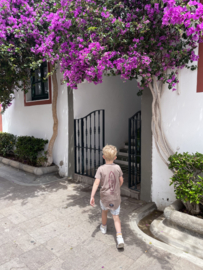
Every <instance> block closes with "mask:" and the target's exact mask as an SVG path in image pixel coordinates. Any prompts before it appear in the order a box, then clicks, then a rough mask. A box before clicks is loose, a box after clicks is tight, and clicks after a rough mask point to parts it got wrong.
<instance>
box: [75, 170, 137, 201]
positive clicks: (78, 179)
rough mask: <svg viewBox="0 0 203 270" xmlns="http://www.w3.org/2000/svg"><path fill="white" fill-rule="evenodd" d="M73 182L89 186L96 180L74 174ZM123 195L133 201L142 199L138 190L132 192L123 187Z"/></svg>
mask: <svg viewBox="0 0 203 270" xmlns="http://www.w3.org/2000/svg"><path fill="white" fill-rule="evenodd" d="M73 180H74V181H76V182H80V183H85V184H88V185H91V186H92V185H93V183H94V178H91V177H89V176H85V175H80V174H76V173H75V174H74V177H73ZM121 195H122V196H126V197H130V198H133V199H137V200H139V199H140V192H139V191H136V190H132V189H129V188H128V187H127V186H125V185H123V186H122V187H121Z"/></svg>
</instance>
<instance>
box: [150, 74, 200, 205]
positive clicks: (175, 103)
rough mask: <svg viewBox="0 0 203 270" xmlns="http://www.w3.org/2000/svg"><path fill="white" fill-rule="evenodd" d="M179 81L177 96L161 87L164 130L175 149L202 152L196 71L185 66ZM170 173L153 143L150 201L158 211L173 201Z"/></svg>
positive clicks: (181, 151) (180, 151)
mask: <svg viewBox="0 0 203 270" xmlns="http://www.w3.org/2000/svg"><path fill="white" fill-rule="evenodd" d="M179 80H180V85H179V87H180V91H181V94H180V95H178V94H177V92H172V91H171V90H168V89H167V87H165V89H164V93H163V96H162V100H161V109H162V117H163V118H162V119H163V125H164V130H165V133H166V136H167V138H168V141H169V143H170V144H171V146H172V149H173V150H174V151H175V152H176V151H177V152H179V153H183V152H189V153H195V152H200V153H203V140H202V138H203V93H197V92H196V87H197V71H189V70H188V69H184V70H182V71H181V73H180V78H179ZM171 176H172V173H171V171H170V170H168V168H167V167H166V165H165V164H164V163H163V161H162V160H161V158H160V157H159V154H158V152H157V150H156V147H155V144H154V142H153V150H152V201H154V202H155V203H156V205H157V206H158V208H159V209H160V210H163V209H164V208H165V206H167V205H169V204H171V202H173V201H175V194H174V189H173V187H172V186H171V187H169V180H170V177H171Z"/></svg>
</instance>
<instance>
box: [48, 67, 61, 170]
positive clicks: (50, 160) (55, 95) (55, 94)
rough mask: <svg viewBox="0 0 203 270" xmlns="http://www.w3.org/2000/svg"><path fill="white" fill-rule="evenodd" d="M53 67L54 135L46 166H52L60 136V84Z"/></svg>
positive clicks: (50, 143)
mask: <svg viewBox="0 0 203 270" xmlns="http://www.w3.org/2000/svg"><path fill="white" fill-rule="evenodd" d="M50 65H51V73H52V72H53V73H52V82H53V100H52V115H53V122H54V124H53V135H52V137H51V140H50V141H49V145H48V149H47V152H48V154H47V159H48V160H47V163H46V166H50V165H51V164H52V163H53V147H54V143H55V140H56V137H57V135H58V117H57V99H58V82H57V77H56V69H55V67H54V66H53V65H52V64H50Z"/></svg>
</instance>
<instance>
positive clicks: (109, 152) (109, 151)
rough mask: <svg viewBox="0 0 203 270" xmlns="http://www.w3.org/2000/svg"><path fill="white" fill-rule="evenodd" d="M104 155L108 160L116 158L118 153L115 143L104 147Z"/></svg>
mask: <svg viewBox="0 0 203 270" xmlns="http://www.w3.org/2000/svg"><path fill="white" fill-rule="evenodd" d="M102 152H103V155H104V157H105V160H106V161H112V160H114V158H115V157H116V155H117V148H116V147H115V146H113V145H108V144H107V145H106V146H105V147H104V148H103V149H102Z"/></svg>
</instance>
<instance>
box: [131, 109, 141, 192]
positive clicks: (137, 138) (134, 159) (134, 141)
mask: <svg viewBox="0 0 203 270" xmlns="http://www.w3.org/2000/svg"><path fill="white" fill-rule="evenodd" d="M140 182H141V111H139V112H137V113H136V114H135V115H133V116H132V117H131V118H129V129H128V186H129V188H131V189H134V190H139V189H140V185H139V184H140Z"/></svg>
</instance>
